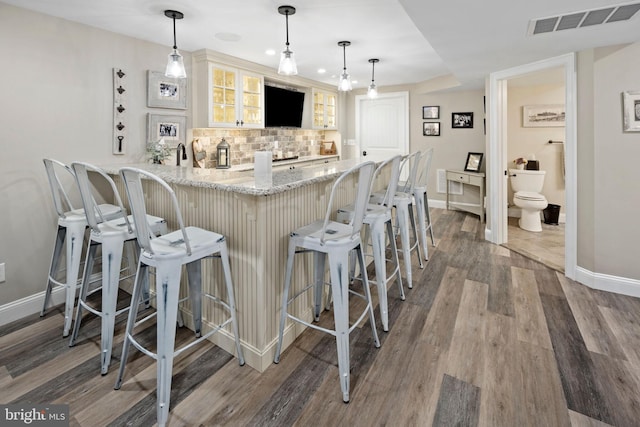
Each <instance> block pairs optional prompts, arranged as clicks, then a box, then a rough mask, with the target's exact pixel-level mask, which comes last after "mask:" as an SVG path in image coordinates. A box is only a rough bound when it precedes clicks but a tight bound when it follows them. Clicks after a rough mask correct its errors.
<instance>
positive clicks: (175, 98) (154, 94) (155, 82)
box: [147, 70, 187, 110]
mask: <svg viewBox="0 0 640 427" xmlns="http://www.w3.org/2000/svg"><path fill="white" fill-rule="evenodd" d="M147 107H158V108H173V109H174V110H186V109H187V79H175V78H172V77H165V75H164V73H162V72H160V71H151V70H149V71H147Z"/></svg>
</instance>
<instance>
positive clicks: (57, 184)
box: [42, 159, 76, 218]
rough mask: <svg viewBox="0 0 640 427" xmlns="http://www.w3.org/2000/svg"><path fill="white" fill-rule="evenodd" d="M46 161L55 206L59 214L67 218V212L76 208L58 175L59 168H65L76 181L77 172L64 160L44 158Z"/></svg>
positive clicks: (45, 165) (45, 166)
mask: <svg viewBox="0 0 640 427" xmlns="http://www.w3.org/2000/svg"><path fill="white" fill-rule="evenodd" d="M42 161H43V162H44V168H45V170H46V171H47V178H48V179H49V188H51V196H52V197H53V206H54V208H55V210H56V213H57V214H58V217H60V218H65V214H66V213H67V212H69V211H72V210H75V208H74V206H73V204H72V203H71V199H70V198H69V195H68V194H67V191H66V190H65V188H64V186H63V185H62V182H61V181H60V177H59V176H58V172H57V171H58V170H60V171H62V170H65V171H67V172H68V173H69V176H70V177H73V181H74V182H75V179H76V177H75V174H74V173H73V170H72V169H71V168H70V167H69V166H67V165H65V164H64V163H62V162H59V161H58V160H54V159H42Z"/></svg>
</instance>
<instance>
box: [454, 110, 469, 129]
mask: <svg viewBox="0 0 640 427" xmlns="http://www.w3.org/2000/svg"><path fill="white" fill-rule="evenodd" d="M451 127H452V128H458V129H463V128H472V127H473V113H451Z"/></svg>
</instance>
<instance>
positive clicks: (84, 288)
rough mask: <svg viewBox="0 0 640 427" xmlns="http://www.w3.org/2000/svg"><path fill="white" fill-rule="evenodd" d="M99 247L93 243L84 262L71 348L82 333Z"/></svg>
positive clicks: (70, 342) (70, 343)
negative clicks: (83, 315)
mask: <svg viewBox="0 0 640 427" xmlns="http://www.w3.org/2000/svg"><path fill="white" fill-rule="evenodd" d="M98 246H99V244H98V243H92V244H90V245H89V249H87V255H86V258H85V261H84V273H83V274H82V285H80V296H79V297H78V305H77V307H76V317H75V319H76V320H75V322H74V323H73V332H72V333H71V338H70V339H69V347H73V346H74V345H76V339H78V332H79V331H80V324H81V323H82V308H83V307H84V306H83V304H82V303H83V302H84V301H86V300H87V294H88V293H89V278H90V277H91V272H92V271H93V265H94V263H95V258H96V249H97V248H98Z"/></svg>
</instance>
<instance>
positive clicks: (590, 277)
mask: <svg viewBox="0 0 640 427" xmlns="http://www.w3.org/2000/svg"><path fill="white" fill-rule="evenodd" d="M576 281H577V282H580V283H582V284H583V285H585V286H588V287H590V288H593V289H599V290H601V291H607V292H614V293H616V294H622V295H628V296H632V297H640V280H635V279H627V278H626V277H618V276H611V275H609V274H602V273H594V272H593V271H589V270H587V269H584V268H582V267H576Z"/></svg>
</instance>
